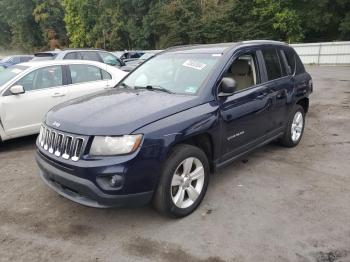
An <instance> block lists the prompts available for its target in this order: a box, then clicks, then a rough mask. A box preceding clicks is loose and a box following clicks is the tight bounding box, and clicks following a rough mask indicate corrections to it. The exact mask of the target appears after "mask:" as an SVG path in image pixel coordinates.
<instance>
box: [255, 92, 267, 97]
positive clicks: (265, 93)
mask: <svg viewBox="0 0 350 262" xmlns="http://www.w3.org/2000/svg"><path fill="white" fill-rule="evenodd" d="M266 96H267V92H264V93H261V94H259V95H258V96H257V97H256V99H263V98H265V97H266Z"/></svg>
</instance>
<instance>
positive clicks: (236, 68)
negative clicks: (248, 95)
mask: <svg viewBox="0 0 350 262" xmlns="http://www.w3.org/2000/svg"><path fill="white" fill-rule="evenodd" d="M224 76H225V77H231V78H233V79H234V80H235V81H236V85H237V91H241V90H244V89H247V88H250V87H252V86H254V85H256V84H257V83H259V77H258V76H259V74H258V63H257V58H256V54H255V53H247V54H244V55H241V56H240V57H238V58H237V59H236V60H235V61H234V62H233V63H232V64H231V66H230V68H229V69H228V71H227V72H226V73H225V74H224Z"/></svg>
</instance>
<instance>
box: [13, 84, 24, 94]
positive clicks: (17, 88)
mask: <svg viewBox="0 0 350 262" xmlns="http://www.w3.org/2000/svg"><path fill="white" fill-rule="evenodd" d="M10 92H11V93H12V94H14V95H19V94H24V92H25V91H24V88H23V86H21V85H14V86H12V87H11V88H10Z"/></svg>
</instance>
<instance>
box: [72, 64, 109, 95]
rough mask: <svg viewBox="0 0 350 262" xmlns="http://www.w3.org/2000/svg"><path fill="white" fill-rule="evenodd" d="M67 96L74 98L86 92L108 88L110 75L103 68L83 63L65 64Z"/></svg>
mask: <svg viewBox="0 0 350 262" xmlns="http://www.w3.org/2000/svg"><path fill="white" fill-rule="evenodd" d="M67 70H68V73H67V75H68V81H69V82H70V83H71V84H70V85H69V86H68V93H69V98H76V97H79V96H83V95H86V94H90V93H94V92H96V91H100V90H104V89H107V88H109V85H110V84H111V82H112V81H111V79H112V76H111V75H110V74H109V73H108V72H107V71H105V70H103V69H101V68H99V67H97V66H93V65H85V64H73V65H68V66H67Z"/></svg>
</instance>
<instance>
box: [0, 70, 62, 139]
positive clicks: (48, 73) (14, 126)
mask: <svg viewBox="0 0 350 262" xmlns="http://www.w3.org/2000/svg"><path fill="white" fill-rule="evenodd" d="M14 85H22V86H23V88H24V90H25V92H24V93H23V94H17V95H14V94H11V92H10V91H9V90H8V91H7V92H6V93H5V95H4V96H3V97H2V109H3V110H2V112H0V113H1V119H2V124H3V126H4V130H5V133H6V135H8V136H10V137H17V136H22V135H30V134H35V133H37V132H38V131H39V129H40V125H41V122H42V120H43V118H44V116H45V114H46V112H47V111H49V110H50V109H51V108H52V107H53V106H55V105H57V104H59V103H61V102H63V101H65V100H66V99H67V97H66V95H67V89H66V87H65V86H64V85H63V79H62V67H61V66H49V67H44V68H40V69H37V70H35V71H32V72H30V73H28V74H27V75H25V76H24V77H23V78H21V79H20V80H19V81H17V83H15V84H14Z"/></svg>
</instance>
